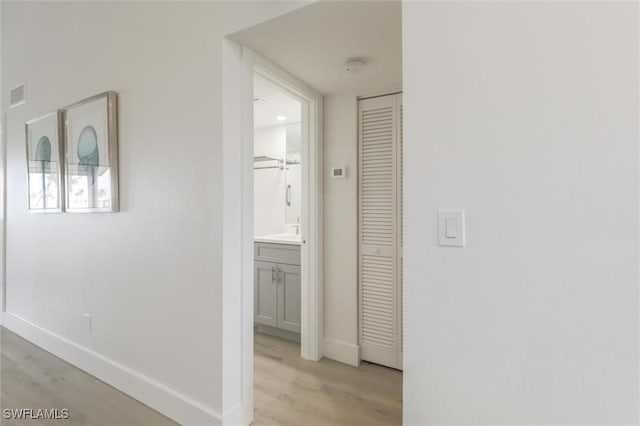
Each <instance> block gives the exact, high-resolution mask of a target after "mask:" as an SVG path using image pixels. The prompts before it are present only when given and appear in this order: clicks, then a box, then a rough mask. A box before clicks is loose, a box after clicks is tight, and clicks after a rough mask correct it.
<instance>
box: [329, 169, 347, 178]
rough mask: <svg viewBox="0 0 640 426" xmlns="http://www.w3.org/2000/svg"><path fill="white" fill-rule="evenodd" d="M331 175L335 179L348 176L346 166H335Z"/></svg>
mask: <svg viewBox="0 0 640 426" xmlns="http://www.w3.org/2000/svg"><path fill="white" fill-rule="evenodd" d="M331 177H332V178H334V179H344V178H346V177H347V168H346V167H334V168H333V169H331Z"/></svg>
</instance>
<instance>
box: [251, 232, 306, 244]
mask: <svg viewBox="0 0 640 426" xmlns="http://www.w3.org/2000/svg"><path fill="white" fill-rule="evenodd" d="M253 241H254V242H256V243H274V244H294V245H297V246H299V245H300V243H301V238H300V235H295V234H271V235H261V236H258V237H254V238H253Z"/></svg>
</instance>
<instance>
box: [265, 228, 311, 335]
mask: <svg viewBox="0 0 640 426" xmlns="http://www.w3.org/2000/svg"><path fill="white" fill-rule="evenodd" d="M254 250H255V251H254V259H255V265H254V282H255V286H254V321H255V324H256V327H257V328H258V330H260V331H263V332H266V333H269V334H274V335H276V336H279V337H283V338H287V339H290V340H296V341H300V297H301V294H300V236H299V235H292V234H275V235H266V236H262V237H256V238H255V239H254Z"/></svg>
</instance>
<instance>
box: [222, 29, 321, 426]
mask: <svg viewBox="0 0 640 426" xmlns="http://www.w3.org/2000/svg"><path fill="white" fill-rule="evenodd" d="M222 52H223V87H222V94H223V95H222V108H223V131H222V139H223V141H222V147H223V148H222V155H223V204H222V211H223V242H222V248H223V259H222V266H223V270H222V306H221V311H222V327H223V329H222V334H223V336H222V348H221V350H222V389H223V392H222V393H223V401H222V409H221V412H222V417H223V419H222V422H223V424H236V425H237V424H242V425H248V424H250V423H251V421H252V420H253V309H254V306H253V290H254V288H253V286H254V282H253V73H254V70H258V72H260V73H261V74H263V75H266V76H268V77H269V78H270V79H272V80H273V79H275V81H277V82H278V84H280V85H281V86H283V87H285V88H286V89H287V90H289V91H290V92H292V93H293V94H295V95H296V96H297V97H298V98H300V99H301V100H303V101H304V102H303V114H308V120H309V123H310V126H309V129H313V130H310V131H309V132H308V134H307V135H306V137H307V139H308V144H306V145H307V147H308V150H307V151H306V152H304V151H303V153H302V156H303V158H302V159H303V162H304V160H305V156H306V158H307V159H308V158H310V157H311V158H312V159H313V161H307V164H308V167H306V168H305V167H303V188H304V189H306V191H304V190H303V199H302V205H303V207H302V228H303V229H302V239H303V240H304V241H305V242H306V243H305V244H303V245H302V247H301V254H302V268H301V281H302V288H301V293H302V301H301V302H302V303H301V329H302V333H301V338H302V339H301V356H302V357H303V358H305V359H309V360H316V361H317V360H319V359H320V358H322V337H323V308H322V307H323V304H322V303H323V295H322V266H323V262H322V194H323V191H322V96H321V95H319V94H318V93H316V92H315V91H314V90H313V89H311V88H309V87H308V86H306V85H305V84H304V83H302V82H300V81H299V80H297V79H296V78H295V77H293V76H291V75H290V74H289V73H287V72H286V71H284V70H282V69H281V68H279V67H277V66H276V65H274V64H272V63H270V62H268V61H267V60H265V59H264V58H261V57H260V56H259V55H257V54H255V53H253V52H251V50H250V49H248V48H246V47H243V46H242V45H240V44H239V43H237V42H234V41H232V40H230V39H227V38H225V39H224V41H223V49H222ZM303 146H305V144H303ZM305 193H306V195H305Z"/></svg>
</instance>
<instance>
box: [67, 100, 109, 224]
mask: <svg viewBox="0 0 640 426" xmlns="http://www.w3.org/2000/svg"><path fill="white" fill-rule="evenodd" d="M63 120H64V152H65V162H64V176H65V179H64V184H65V185H64V186H65V211H67V212H69V213H111V212H117V211H119V208H120V206H119V199H118V120H117V94H116V93H115V92H111V91H109V92H104V93H101V94H99V95H96V96H92V97H90V98H87V99H84V100H82V101H80V102H77V103H75V104H73V105H70V106H68V107H66V108H64V110H63Z"/></svg>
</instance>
